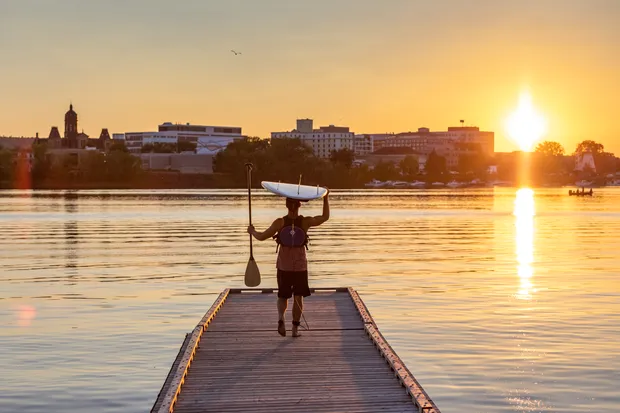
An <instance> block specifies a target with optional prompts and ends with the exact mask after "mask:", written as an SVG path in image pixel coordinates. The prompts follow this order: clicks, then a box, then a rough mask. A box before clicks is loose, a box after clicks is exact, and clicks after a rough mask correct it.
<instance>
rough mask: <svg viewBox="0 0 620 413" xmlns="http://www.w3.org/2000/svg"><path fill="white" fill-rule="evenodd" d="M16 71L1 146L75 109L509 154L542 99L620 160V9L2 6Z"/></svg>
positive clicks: (459, 2)
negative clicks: (303, 124)
mask: <svg viewBox="0 0 620 413" xmlns="http://www.w3.org/2000/svg"><path fill="white" fill-rule="evenodd" d="M231 49H235V50H238V51H241V52H242V55H239V56H235V55H234V54H232V53H231V52H230V50H231ZM0 59H1V64H0V135H17V136H21V135H24V136H33V135H34V134H35V132H39V133H40V134H41V135H42V136H47V134H48V133H49V130H50V127H51V126H52V125H54V126H59V127H60V129H61V130H62V126H63V115H64V112H65V111H66V110H67V108H68V106H69V102H70V101H72V102H73V104H74V106H75V109H76V111H77V112H78V114H79V122H80V123H79V127H80V128H83V129H84V131H85V132H86V133H88V134H90V135H91V136H98V134H99V132H100V130H101V128H102V127H107V128H109V129H110V132H128V131H150V130H156V128H157V125H158V124H159V123H162V122H166V121H170V122H182V123H185V122H191V123H198V124H207V125H231V126H241V127H243V131H244V133H245V134H248V135H258V136H262V137H267V136H269V132H271V131H282V130H290V129H292V128H293V127H294V125H295V119H296V118H299V117H310V118H313V119H315V124H319V125H324V124H330V123H333V124H339V125H346V126H350V127H351V128H352V130H353V131H354V132H356V133H383V132H402V131H409V130H416V129H417V128H418V127H422V126H425V127H429V128H431V130H445V129H446V128H447V127H448V126H457V125H458V124H459V120H460V119H464V120H465V121H466V124H468V125H476V126H479V127H480V128H481V129H483V130H491V131H495V132H496V150H497V151H508V150H514V149H516V148H517V147H516V145H514V144H513V143H512V142H511V141H510V140H509V139H508V138H507V134H506V130H505V122H506V119H507V118H508V116H509V115H510V113H511V112H512V111H513V110H514V109H515V108H516V107H517V104H518V100H519V95H520V93H521V92H523V91H524V90H527V91H529V93H530V94H531V96H532V101H533V104H534V106H535V107H536V109H537V110H538V111H539V113H540V114H541V115H543V116H544V117H545V118H546V120H547V124H548V135H547V136H546V137H545V139H550V140H557V141H559V142H561V143H562V144H563V145H564V146H565V148H566V149H567V151H568V152H572V151H573V150H574V148H575V145H576V143H577V142H578V141H580V140H583V139H594V140H598V141H600V142H602V143H603V144H604V145H605V148H606V149H607V150H609V151H612V152H615V153H616V155H620V131H619V128H618V126H617V125H618V122H617V118H618V116H619V108H620V104H619V101H620V1H618V0H590V1H575V0H536V1H529V0H521V1H502V0H498V1H497V0H452V1H446V0H443V1H442V0H440V1H437V0H434V1H430V0H429V1H416V0H384V1H376V0H313V1H297V0H225V1H212V0H177V1H174V2H173V1H168V0H106V1H95V0H93V1H85V0H36V1H35V0H1V1H0Z"/></svg>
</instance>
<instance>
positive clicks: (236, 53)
mask: <svg viewBox="0 0 620 413" xmlns="http://www.w3.org/2000/svg"><path fill="white" fill-rule="evenodd" d="M231 52H233V53H234V54H235V56H237V55H238V54H241V52H235V51H234V50H231Z"/></svg>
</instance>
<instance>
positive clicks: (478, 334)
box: [0, 188, 620, 413]
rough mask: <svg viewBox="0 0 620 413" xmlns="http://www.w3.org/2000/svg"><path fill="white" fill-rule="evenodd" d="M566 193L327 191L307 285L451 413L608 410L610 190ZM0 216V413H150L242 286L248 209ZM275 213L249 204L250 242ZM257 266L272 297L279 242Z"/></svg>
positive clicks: (224, 201)
mask: <svg viewBox="0 0 620 413" xmlns="http://www.w3.org/2000/svg"><path fill="white" fill-rule="evenodd" d="M566 193H567V191H565V190H564V189H557V190H556V189H545V190H535V191H529V190H521V191H520V192H518V193H517V191H516V190H514V189H495V190H494V189H481V190H455V191H447V190H436V191H381V190H378V191H334V192H333V194H332V218H331V220H330V221H328V222H327V223H326V224H324V225H323V226H321V227H319V228H316V229H313V230H312V231H311V232H310V236H311V246H310V251H309V253H308V255H309V259H310V262H311V263H310V273H311V285H312V286H314V287H333V286H353V287H354V288H356V289H357V290H358V291H359V292H360V294H361V296H362V298H363V299H364V301H365V302H366V304H367V305H368V307H369V309H370V311H371V313H372V315H373V316H374V317H375V319H376V321H377V324H378V325H379V327H380V328H381V330H382V332H383V333H384V335H385V336H386V338H387V339H388V341H389V342H390V343H391V344H392V346H393V347H394V348H395V350H396V351H397V352H398V354H399V355H400V356H401V358H402V359H403V360H404V361H405V362H406V364H407V365H408V366H409V368H410V370H411V371H412V372H413V373H414V374H415V376H416V377H417V378H418V380H419V381H420V382H421V384H422V385H423V386H424V388H425V389H426V390H427V392H428V393H429V394H430V395H431V397H432V398H433V399H434V400H435V401H436V403H437V404H438V406H439V407H440V409H441V410H442V411H443V412H444V413H445V412H461V411H468V412H469V411H472V412H587V411H596V412H609V413H611V412H617V411H619V410H620V392H618V383H620V343H619V342H620V340H619V339H620V332H619V331H620V316H619V314H620V278H619V276H618V268H620V254H619V253H618V248H619V247H620V242H619V241H618V239H619V235H620V191H618V190H614V189H611V188H610V189H601V190H597V191H596V192H595V196H594V197H593V198H589V197H588V198H576V197H568V196H567V194H566ZM0 200H1V202H0V232H1V233H2V237H1V239H0V263H1V265H2V275H1V276H0V350H1V351H0V377H2V379H0V411H2V412H17V411H19V412H67V411H84V412H86V411H88V412H144V411H148V410H149V409H150V407H151V405H152V403H153V401H154V399H155V397H156V396H157V393H158V391H159V389H160V387H161V385H162V383H163V381H164V379H165V376H166V374H167V372H168V369H169V367H170V364H171V362H172V360H173V359H174V357H175V355H176V353H177V351H178V347H179V346H180V344H181V342H182V340H183V337H184V334H185V333H186V332H188V331H191V329H192V328H193V327H194V326H195V324H196V323H197V322H198V321H199V320H200V318H201V317H202V315H203V314H204V312H205V311H206V310H207V309H208V308H209V306H210V305H211V303H212V302H213V300H214V299H215V297H216V296H217V294H218V293H219V292H220V291H221V290H222V289H224V288H226V287H242V286H243V272H244V270H245V265H246V263H247V260H248V235H247V234H246V233H245V227H246V226H247V220H248V212H247V199H246V197H245V192H244V191H236V190H229V191H226V190H219V191H77V192H69V191H36V192H31V191H26V192H24V191H3V192H0ZM282 206H283V202H282V201H281V200H280V199H278V198H276V197H274V196H270V195H267V194H265V193H262V192H259V193H257V194H256V196H255V197H254V202H253V208H252V209H253V214H254V223H255V224H256V226H257V227H258V228H259V229H262V228H265V227H266V226H267V225H269V224H270V223H271V221H272V220H273V219H274V218H275V217H276V216H279V215H283V214H284V213H285V211H284V210H283V208H282ZM320 207H321V203H320V202H311V203H308V204H304V206H303V211H302V213H304V214H305V215H309V214H317V215H318V214H320V212H321V209H320ZM255 256H256V260H257V262H258V265H259V267H260V269H261V273H262V274H263V282H262V284H261V286H264V287H275V284H276V283H275V277H274V274H275V264H274V263H275V245H274V243H273V242H272V241H265V242H263V243H259V244H258V245H256V247H255ZM274 316H275V308H274Z"/></svg>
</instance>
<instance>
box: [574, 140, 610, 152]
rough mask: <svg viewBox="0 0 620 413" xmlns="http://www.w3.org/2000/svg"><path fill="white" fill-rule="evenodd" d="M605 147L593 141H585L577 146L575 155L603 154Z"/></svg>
mask: <svg viewBox="0 0 620 413" xmlns="http://www.w3.org/2000/svg"><path fill="white" fill-rule="evenodd" d="M604 150H605V147H604V146H603V144H602V143H598V142H595V141H592V140H585V141H583V142H580V143H579V144H577V148H576V149H575V155H581V154H582V153H585V152H592V153H593V154H599V153H603V152H604Z"/></svg>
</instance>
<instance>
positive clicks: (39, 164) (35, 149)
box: [32, 143, 52, 186]
mask: <svg viewBox="0 0 620 413" xmlns="http://www.w3.org/2000/svg"><path fill="white" fill-rule="evenodd" d="M32 155H33V161H32V181H33V185H35V186H36V185H37V184H40V183H41V182H43V181H44V180H45V178H46V177H47V176H48V175H49V173H50V170H51V167H52V163H51V160H50V157H49V155H48V153H47V144H46V143H38V144H35V145H32Z"/></svg>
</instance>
